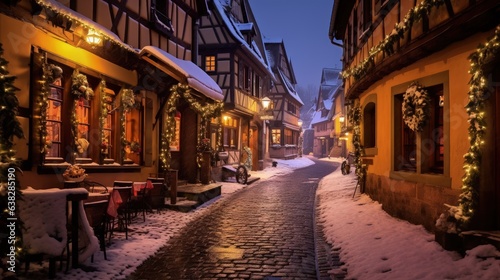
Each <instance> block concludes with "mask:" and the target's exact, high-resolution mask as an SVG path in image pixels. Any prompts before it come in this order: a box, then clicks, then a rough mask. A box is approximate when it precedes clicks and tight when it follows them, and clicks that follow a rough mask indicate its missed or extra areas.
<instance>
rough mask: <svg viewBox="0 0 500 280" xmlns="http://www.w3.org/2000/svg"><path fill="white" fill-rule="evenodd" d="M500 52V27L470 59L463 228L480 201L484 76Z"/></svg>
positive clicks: (487, 93)
mask: <svg viewBox="0 0 500 280" xmlns="http://www.w3.org/2000/svg"><path fill="white" fill-rule="evenodd" d="M499 51H500V25H499V26H497V27H496V29H495V35H494V36H493V38H491V39H490V40H489V41H488V42H486V43H485V44H480V45H479V46H478V48H477V50H476V51H475V52H473V53H472V54H471V55H470V56H469V60H470V65H471V69H470V70H469V73H470V74H471V79H470V81H469V85H470V89H469V102H468V103H467V105H466V106H465V108H466V110H467V114H468V115H469V120H468V122H469V143H470V147H469V150H468V151H467V153H466V154H465V155H464V161H465V162H464V171H465V174H464V176H463V178H462V193H461V194H460V199H459V206H458V208H459V211H458V213H459V214H460V215H459V216H458V219H457V220H458V222H459V227H460V228H466V227H467V226H468V224H469V222H470V219H471V218H472V217H473V216H474V212H475V211H476V210H477V207H478V202H479V187H480V178H481V175H480V166H481V159H482V151H481V146H482V144H483V143H484V140H483V139H484V135H485V133H486V120H485V115H484V106H485V101H486V100H487V99H488V97H489V96H490V95H491V93H490V91H491V89H490V86H491V85H490V84H488V79H487V77H486V76H485V75H484V73H483V67H484V66H485V64H486V63H488V62H489V61H491V60H492V58H493V57H495V56H496V55H498V53H499Z"/></svg>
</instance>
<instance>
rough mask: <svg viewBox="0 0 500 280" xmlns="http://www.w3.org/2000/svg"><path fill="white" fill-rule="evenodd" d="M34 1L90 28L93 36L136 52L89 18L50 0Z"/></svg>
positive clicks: (87, 28) (85, 27) (81, 25)
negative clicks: (86, 18)
mask: <svg viewBox="0 0 500 280" xmlns="http://www.w3.org/2000/svg"><path fill="white" fill-rule="evenodd" d="M35 1H36V3H37V4H38V5H40V6H42V7H43V8H45V9H48V10H50V11H51V12H52V13H53V14H55V15H57V16H59V17H61V18H64V19H65V21H66V22H70V23H71V25H73V24H78V25H79V26H80V27H82V28H83V29H85V30H92V31H93V33H94V35H95V36H99V37H101V38H102V39H106V40H108V41H111V42H113V43H115V44H116V45H117V46H119V47H120V48H122V49H125V50H127V51H130V52H133V53H136V51H135V50H134V49H133V48H132V47H131V46H129V45H127V44H125V43H123V42H122V41H121V40H120V39H119V38H118V37H117V36H116V37H115V36H110V35H109V34H108V32H109V31H106V30H103V29H104V27H102V26H100V25H98V24H96V23H93V22H92V21H91V20H90V19H89V20H88V21H86V20H85V18H84V17H83V16H80V17H78V16H77V15H76V14H75V13H74V12H73V13H72V12H71V11H66V10H65V9H62V7H61V6H58V5H57V4H55V3H52V2H50V1H44V0H35Z"/></svg>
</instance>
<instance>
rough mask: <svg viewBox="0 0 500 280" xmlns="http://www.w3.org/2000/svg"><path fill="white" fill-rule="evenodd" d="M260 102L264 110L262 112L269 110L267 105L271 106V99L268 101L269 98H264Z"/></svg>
mask: <svg viewBox="0 0 500 280" xmlns="http://www.w3.org/2000/svg"><path fill="white" fill-rule="evenodd" d="M261 102H262V107H263V108H264V110H267V109H269V105H271V99H269V97H267V96H266V97H264V98H262V100H261Z"/></svg>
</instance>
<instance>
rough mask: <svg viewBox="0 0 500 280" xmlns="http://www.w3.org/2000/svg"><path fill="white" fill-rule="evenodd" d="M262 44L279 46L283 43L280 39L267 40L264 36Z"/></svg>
mask: <svg viewBox="0 0 500 280" xmlns="http://www.w3.org/2000/svg"><path fill="white" fill-rule="evenodd" d="M264 43H270V44H280V43H283V39H282V38H268V37H265V36H264Z"/></svg>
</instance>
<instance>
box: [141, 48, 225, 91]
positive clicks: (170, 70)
mask: <svg viewBox="0 0 500 280" xmlns="http://www.w3.org/2000/svg"><path fill="white" fill-rule="evenodd" d="M139 56H140V57H141V58H142V59H144V60H145V61H147V62H149V63H150V64H151V65H153V66H155V67H156V68H158V69H160V70H162V71H163V72H165V73H166V74H167V75H169V76H172V77H173V78H175V79H176V80H177V81H179V82H182V83H185V84H187V85H188V86H190V87H191V88H193V89H195V90H196V91H198V92H200V93H202V94H203V95H205V96H206V97H208V98H211V99H213V100H216V101H222V100H223V99H224V95H223V94H222V90H221V88H220V87H219V85H218V84H217V83H216V82H215V81H214V80H213V79H212V78H211V77H210V76H209V75H208V74H207V73H205V71H203V70H202V69H201V68H200V67H198V66H197V65H196V64H194V63H193V62H191V61H188V60H182V59H179V58H177V57H175V56H173V55H171V54H169V53H168V52H166V51H164V50H162V49H159V48H157V47H155V46H146V47H144V48H142V49H141V51H140V52H139Z"/></svg>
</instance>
